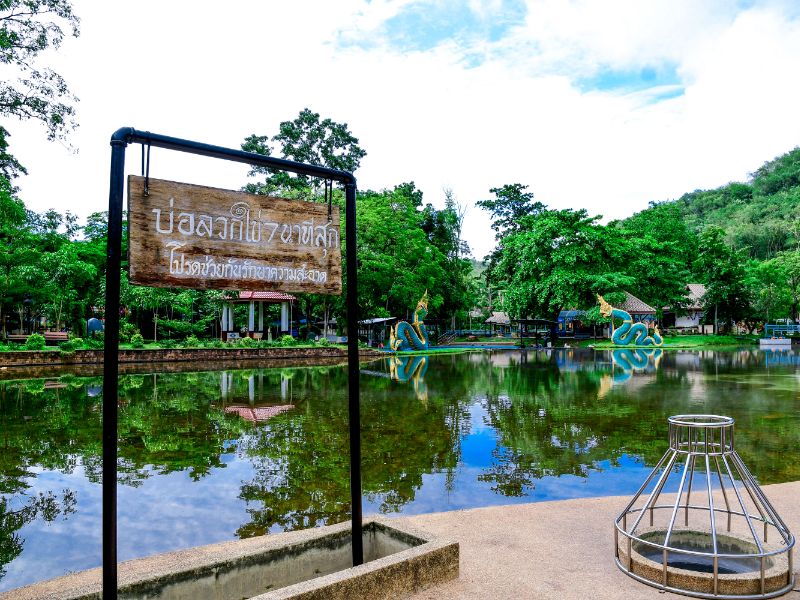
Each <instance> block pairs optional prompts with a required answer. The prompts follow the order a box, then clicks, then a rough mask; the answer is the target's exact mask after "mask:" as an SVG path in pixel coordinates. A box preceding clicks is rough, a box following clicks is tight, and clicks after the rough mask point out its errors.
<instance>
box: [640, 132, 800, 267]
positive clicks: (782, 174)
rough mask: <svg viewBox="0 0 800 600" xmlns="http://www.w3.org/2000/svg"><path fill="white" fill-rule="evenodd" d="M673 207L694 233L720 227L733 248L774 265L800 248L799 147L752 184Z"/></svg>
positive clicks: (700, 194) (703, 193)
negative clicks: (784, 252)
mask: <svg viewBox="0 0 800 600" xmlns="http://www.w3.org/2000/svg"><path fill="white" fill-rule="evenodd" d="M670 203H674V204H676V205H677V206H678V207H679V209H680V212H681V214H682V216H683V219H684V221H685V222H686V224H687V226H688V227H689V228H690V229H691V230H693V231H695V232H697V233H699V232H700V231H701V230H702V229H703V228H704V227H705V226H706V225H719V226H720V227H722V228H723V229H724V230H725V232H726V234H727V237H728V241H729V242H730V243H732V244H733V246H734V247H736V248H745V249H747V252H748V254H749V255H750V257H752V258H756V259H759V260H766V259H770V258H772V257H774V256H775V254H776V253H778V252H780V251H781V250H786V249H789V248H792V247H794V246H795V245H796V244H797V243H799V242H800V147H797V148H795V149H794V150H792V151H790V152H787V153H786V154H784V155H782V156H779V157H777V158H775V159H773V160H771V161H768V162H766V163H764V165H763V166H761V167H760V168H759V169H757V170H756V171H755V172H753V173H751V178H750V181H748V182H747V183H738V182H735V183H729V184H727V185H723V186H721V187H718V188H716V189H713V190H696V191H694V192H690V193H688V194H684V195H683V196H681V197H680V198H679V199H678V200H674V201H670ZM660 204H665V203H660ZM645 212H647V211H645Z"/></svg>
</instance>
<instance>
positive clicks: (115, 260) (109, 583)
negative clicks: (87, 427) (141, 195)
mask: <svg viewBox="0 0 800 600" xmlns="http://www.w3.org/2000/svg"><path fill="white" fill-rule="evenodd" d="M125 146H126V143H125V142H124V141H122V140H115V139H112V141H111V185H110V191H109V196H108V245H107V246H106V306H105V314H106V323H105V328H104V335H105V344H104V350H103V598H106V599H110V598H116V597H117V397H118V376H119V373H118V366H119V364H118V363H119V284H120V268H121V264H122V257H121V253H122V194H123V191H124V185H125Z"/></svg>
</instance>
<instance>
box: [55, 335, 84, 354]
mask: <svg viewBox="0 0 800 600" xmlns="http://www.w3.org/2000/svg"><path fill="white" fill-rule="evenodd" d="M83 344H84V342H83V339H82V338H79V337H74V338H70V339H69V340H67V341H66V342H61V343H60V344H59V345H58V348H59V350H61V352H62V353H74V352H75V350H79V349H81V348H83Z"/></svg>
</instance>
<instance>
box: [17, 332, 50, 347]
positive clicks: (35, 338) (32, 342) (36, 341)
mask: <svg viewBox="0 0 800 600" xmlns="http://www.w3.org/2000/svg"><path fill="white" fill-rule="evenodd" d="M22 347H23V348H25V350H43V349H44V347H45V339H44V336H43V335H41V334H39V333H32V334H30V335H29V336H28V339H27V340H25V343H24V344H23V346H22Z"/></svg>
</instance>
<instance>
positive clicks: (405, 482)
mask: <svg viewBox="0 0 800 600" xmlns="http://www.w3.org/2000/svg"><path fill="white" fill-rule="evenodd" d="M763 364H764V355H763V354H760V353H758V352H753V351H745V352H742V353H736V352H730V353H716V354H711V353H690V352H671V351H669V352H665V353H664V355H663V357H662V359H661V362H660V364H659V366H658V368H657V369H655V370H653V369H649V368H648V369H645V370H643V371H641V372H635V373H633V374H632V375H631V377H630V378H629V379H628V380H627V381H625V382H624V383H621V384H619V385H617V384H610V383H609V380H610V378H611V375H612V374H613V372H614V371H613V365H612V356H611V354H610V352H602V351H596V352H593V351H586V350H578V349H572V350H570V351H568V352H564V351H553V352H546V351H538V352H537V351H529V352H526V353H521V352H505V353H473V354H465V355H438V356H432V357H430V359H429V361H428V368H427V371H425V372H421V369H420V368H419V365H421V362H419V363H418V366H417V368H416V369H413V372H412V375H413V374H414V373H421V376H422V377H421V380H420V381H419V382H418V385H417V387H416V388H415V387H414V385H413V384H412V383H411V382H407V383H403V382H399V381H392V380H391V378H390V376H389V375H390V367H389V364H388V362H385V363H379V364H377V365H376V364H371V365H369V366H368V368H367V370H370V371H373V372H374V373H373V374H372V375H370V374H365V375H363V376H362V378H361V389H362V409H361V410H362V451H363V461H362V478H363V489H364V493H365V495H366V496H367V497H368V498H369V499H370V501H372V502H376V503H379V506H380V510H382V511H384V512H393V511H398V510H401V508H402V507H403V506H404V505H406V504H407V503H409V502H411V501H413V500H414V499H415V497H416V495H417V491H418V490H419V488H420V487H421V486H422V482H423V476H424V475H425V474H428V473H444V474H445V478H446V482H447V485H449V486H452V484H453V481H454V478H455V474H456V472H457V467H458V464H459V461H460V460H461V438H462V437H463V436H466V435H468V434H470V433H471V426H472V421H471V419H472V416H471V414H472V412H473V410H474V407H475V406H476V405H479V406H480V407H481V409H483V413H485V416H484V418H485V420H486V425H488V426H489V427H491V428H492V429H493V431H494V433H495V435H496V437H497V448H496V449H495V450H494V453H493V461H492V464H491V465H490V466H488V467H486V468H484V470H483V472H482V474H481V475H480V478H481V480H483V481H485V482H487V483H488V484H489V485H490V486H491V487H492V489H494V490H495V491H496V492H497V493H499V494H503V495H507V496H524V495H525V494H527V493H528V492H529V491H530V489H531V488H532V487H533V486H534V485H535V483H536V480H537V479H539V478H541V477H546V476H559V475H564V474H570V475H576V476H585V475H586V474H587V473H589V472H590V471H591V470H594V469H598V468H599V467H598V465H599V464H600V463H601V462H603V461H610V463H611V464H612V465H614V464H616V463H617V461H618V460H619V458H620V457H621V456H622V455H623V454H627V455H629V456H632V457H634V458H635V459H636V460H641V461H643V463H645V464H647V465H654V464H655V462H656V461H657V460H658V459H659V458H660V456H661V455H662V454H663V452H664V448H665V446H666V430H667V426H666V418H667V416H669V415H671V414H679V413H685V412H703V413H720V414H729V415H731V416H733V417H734V418H735V419H736V421H737V449H738V450H739V453H740V454H741V455H742V457H743V459H744V460H745V462H746V463H747V464H748V466H750V468H751V469H752V470H753V472H754V473H755V474H756V475H757V476H758V477H759V478H760V481H761V482H762V483H770V482H775V481H790V480H797V479H800V460H798V459H799V458H800V454H798V452H799V450H798V448H800V412H798V410H797V400H796V398H797V387H798V384H797V383H796V378H795V377H794V371H793V370H791V369H786V368H784V370H783V371H780V370H773V371H771V372H770V374H767V373H766V372H765V371H763ZM408 366H413V365H412V363H411V361H409V365H408ZM756 368H757V369H758V371H754V369H756ZM409 372H411V371H409ZM52 383H53V382H45V380H41V379H40V380H29V381H25V382H7V383H0V426H2V430H1V431H0V444H1V445H0V493H2V494H3V498H5V499H6V502H14V503H15V504H14V506H26V505H27V503H29V502H32V500H31V499H30V498H28V497H27V496H25V490H26V489H27V488H28V485H29V480H30V478H32V477H35V467H41V468H43V469H47V470H54V471H59V472H63V473H71V472H73V471H74V470H75V469H76V467H77V466H82V467H83V468H84V469H85V471H86V476H87V477H88V478H89V480H90V481H93V482H99V479H100V477H99V476H100V465H101V454H102V446H101V441H100V440H101V435H100V432H101V416H102V415H101V407H102V401H101V398H100V397H99V396H96V395H91V394H94V393H95V392H96V391H97V386H98V385H100V383H101V379H100V378H95V379H89V380H87V379H77V378H74V377H63V378H61V379H60V380H58V381H57V382H55V383H57V384H58V385H60V386H62V387H60V388H58V387H56V388H54V387H53V386H52V385H51V384H52ZM421 386H424V389H425V390H426V396H427V400H425V399H424V398H420V397H418V396H417V394H415V390H416V391H417V392H419V390H420V389H423V387H421ZM346 394H347V375H346V370H345V369H343V368H340V367H316V368H286V369H269V370H267V369H264V370H261V369H251V370H246V371H228V372H224V373H223V372H205V373H181V374H168V375H167V374H163V375H131V376H125V377H122V378H121V379H120V398H121V400H120V426H119V431H120V450H119V452H120V481H121V482H122V483H123V484H125V485H132V486H135V485H138V484H140V483H141V482H142V481H143V480H144V479H145V478H147V477H150V476H152V474H153V473H158V474H162V473H171V472H175V471H186V472H187V473H189V474H190V476H191V477H192V478H193V479H195V480H197V479H200V478H203V477H206V476H207V475H208V474H209V473H211V472H212V470H213V469H215V468H224V466H225V465H224V462H223V460H222V459H223V458H224V455H225V454H226V453H228V454H230V453H238V454H239V455H240V456H243V457H245V458H246V459H247V460H249V461H251V462H252V464H253V466H254V475H253V476H252V478H250V479H249V480H247V481H245V482H243V483H242V485H241V488H240V494H239V497H240V498H241V499H242V500H244V501H245V502H246V505H247V506H246V509H247V511H248V515H249V520H248V522H247V523H244V524H243V525H242V526H241V527H240V528H239V529H238V530H237V533H238V535H240V536H243V537H247V536H252V535H257V534H259V533H263V532H266V531H269V530H270V529H297V528H304V527H310V526H314V525H319V524H323V523H330V522H336V521H342V520H345V519H347V518H348V516H349V502H350V492H349V458H348V457H349V443H348V422H347V398H346ZM423 400H424V401H423ZM290 404H291V405H292V406H293V408H292V409H291V410H288V411H286V412H283V413H282V414H278V415H277V416H274V417H273V418H271V419H269V420H268V421H267V422H265V423H260V424H258V425H254V424H251V423H249V422H247V421H245V420H243V419H241V418H240V417H238V416H236V415H232V414H230V415H226V414H225V413H224V408H225V407H226V406H231V405H244V406H265V405H290ZM62 505H63V506H62V511H63V510H64V506H69V505H65V503H64V502H62ZM8 506H10V504H8ZM4 510H6V512H8V510H9V509H7V508H6V509H4ZM24 514H25V515H26V516H27V517H30V519H41V518H44V514H45V513H44V512H43V511H42V510H39V509H37V510H35V511H31V510H29V511H28V512H26V513H24ZM31 515H33V516H31ZM15 518H16V517H15ZM18 522H19V521H18V520H17V521H15V520H14V519H12V518H10V517H8V518H3V521H2V522H0V546H2V548H3V552H6V550H5V548H11V549H12V550H10V551H9V552H12V551H13V548H14V547H15V546H14V545H13V542H7V541H5V540H18V542H19V544H21V543H22V542H21V540H20V538H19V537H16V538H15V537H13V536H15V535H16V532H17V531H18V529H13V526H14V525H15V524H16V523H18ZM6 555H8V556H11V554H10V553H9V554H3V556H6Z"/></svg>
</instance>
